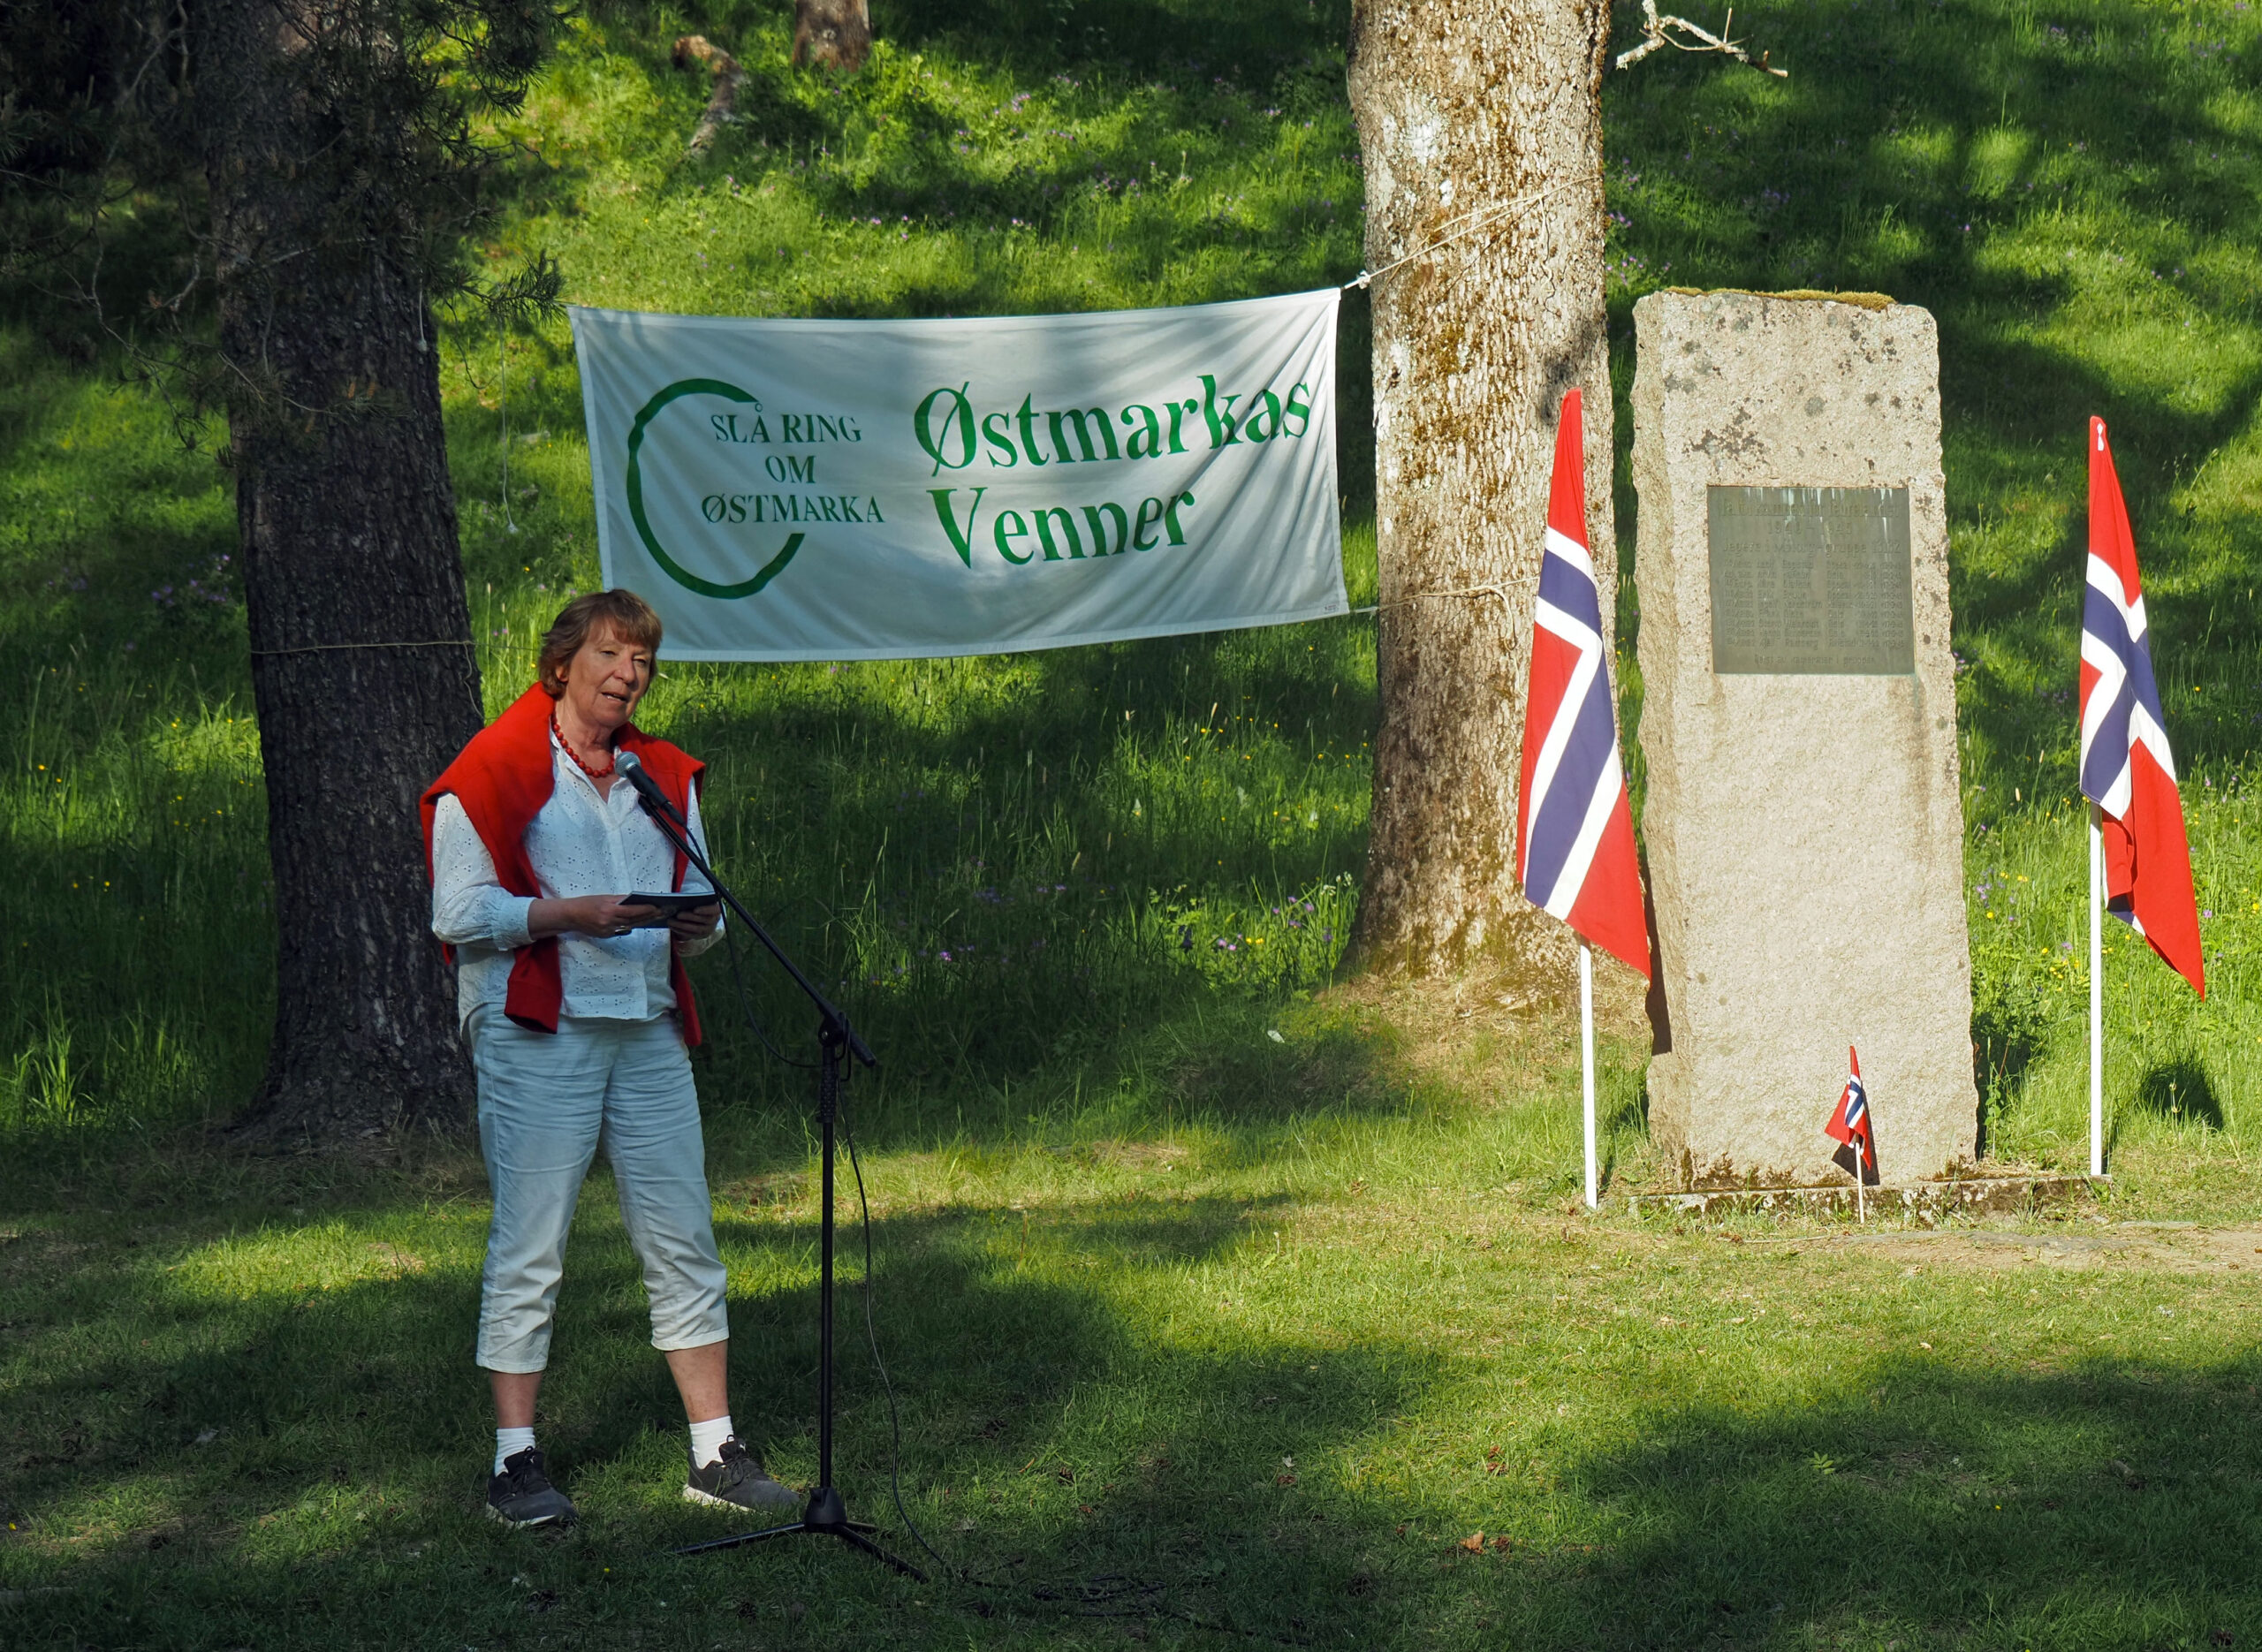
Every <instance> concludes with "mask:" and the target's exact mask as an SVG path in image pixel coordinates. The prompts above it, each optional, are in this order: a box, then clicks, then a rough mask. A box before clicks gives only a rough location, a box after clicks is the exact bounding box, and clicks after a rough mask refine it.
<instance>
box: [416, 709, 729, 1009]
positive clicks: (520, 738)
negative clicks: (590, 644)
mask: <svg viewBox="0 0 2262 1652" xmlns="http://www.w3.org/2000/svg"><path fill="white" fill-rule="evenodd" d="M557 703H558V702H557V701H554V700H552V699H551V698H550V696H549V694H548V693H545V692H543V687H542V685H540V684H539V683H537V684H535V686H533V687H531V688H529V689H528V690H527V691H526V693H523V694H520V696H519V697H518V699H517V700H515V701H512V703H511V706H510V709H508V710H506V711H505V712H504V713H503V715H502V716H499V717H497V718H496V719H495V721H494V722H492V723H490V724H488V725H487V726H486V727H485V728H483V729H482V730H481V731H479V732H478V733H477V734H474V736H472V739H471V743H470V744H469V745H467V746H465V747H464V748H463V750H462V751H461V752H459V753H458V754H457V755H456V760H455V762H452V763H450V764H449V765H448V767H447V771H446V772H445V773H444V774H443V775H441V777H439V778H438V779H437V780H435V781H434V782H433V783H432V784H431V786H430V788H429V790H428V791H426V792H425V793H424V800H423V816H424V871H425V874H426V875H427V876H429V875H430V874H431V870H432V822H433V819H434V817H435V816H436V815H437V814H438V813H439V807H440V799H442V798H444V797H445V796H447V795H448V794H449V793H451V792H452V793H454V794H455V798H456V800H457V801H458V802H459V803H461V804H462V805H463V812H464V814H465V815H466V816H467V817H468V818H469V820H470V822H471V824H472V829H473V830H475V831H476V832H478V834H479V840H480V841H481V842H482V843H483V844H485V845H487V853H488V854H489V855H490V857H492V859H493V860H494V862H495V874H496V876H497V879H498V881H500V883H502V885H503V887H504V888H505V889H506V890H509V891H510V892H511V893H512V894H513V895H520V896H527V897H535V896H539V895H540V894H541V893H542V888H541V885H540V883H539V882H538V881H537V880H536V879H535V874H534V863H533V862H532V861H531V860H528V858H527V845H526V836H527V828H528V827H529V826H531V825H533V824H534V817H535V815H538V814H540V813H541V812H542V806H543V804H545V803H547V802H549V801H550V792H551V791H552V790H553V788H554V786H555V784H556V781H557V771H556V769H555V767H554V759H553V758H552V756H551V753H550V717H551V715H552V714H553V712H554V710H555V709H556V706H557ZM614 746H615V748H616V749H618V750H620V751H626V752H634V753H635V754H636V761H637V762H641V764H643V765H644V769H645V771H646V772H647V773H649V775H650V776H651V777H652V778H653V779H655V780H657V781H658V782H659V783H660V789H661V790H662V791H663V792H665V793H666V794H667V798H668V801H670V802H671V803H672V804H674V805H675V807H676V810H677V812H678V813H679V814H684V815H688V814H689V812H690V808H691V788H692V786H693V784H695V783H696V782H697V780H698V778H699V777H700V776H701V775H702V773H704V772H705V770H706V767H707V765H706V764H704V763H702V762H699V761H698V760H697V759H696V758H695V757H693V756H691V755H690V754H688V753H687V752H685V751H684V750H682V749H681V748H680V747H679V746H672V745H670V744H669V743H668V742H667V741H665V740H662V739H654V738H653V737H652V736H650V735H649V734H646V733H644V732H643V731H641V730H640V729H638V728H637V727H636V726H635V725H634V724H629V725H628V726H627V727H626V728H624V729H623V730H621V731H620V733H619V737H618V738H617V739H616V740H615V741H614ZM686 864H687V862H686V860H685V858H684V855H683V853H682V852H681V851H680V850H679V851H677V853H676V857H675V883H674V885H673V887H675V888H677V889H681V888H682V887H683V873H684V868H685V866H686ZM630 892H631V891H629V890H622V891H621V893H623V894H627V893H630ZM668 985H669V986H670V987H671V988H672V989H674V992H675V1002H676V1007H677V1009H678V1010H679V1011H680V1012H682V1016H683V1040H684V1042H686V1043H687V1044H695V1043H697V1042H699V1012H698V1010H697V1009H696V1008H695V1007H694V1005H693V1004H692V1001H691V981H690V980H689V979H688V978H687V976H686V975H685V974H684V969H683V959H681V958H680V957H671V959H669V963H668ZM565 1001H566V985H565V979H564V977H563V975H562V974H560V972H559V969H558V937H557V936H554V935H545V936H542V937H541V938H540V939H538V940H535V941H534V942H532V943H529V944H528V945H526V946H522V947H520V949H519V952H518V959H517V961H516V962H514V963H513V964H512V966H511V985H510V989H509V992H508V994H507V996H506V997H505V998H504V1000H503V1012H504V1013H505V1015H507V1016H509V1017H510V1018H511V1019H512V1020H514V1021H516V1022H517V1023H518V1024H519V1025H520V1026H521V1027H527V1028H529V1029H531V1030H533V1031H536V1032H543V1033H554V1032H556V1031H557V1030H558V1012H559V1009H560V1007H561V1006H562V1005H563V1004H564V1003H565Z"/></svg>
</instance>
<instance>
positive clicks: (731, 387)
mask: <svg viewBox="0 0 2262 1652" xmlns="http://www.w3.org/2000/svg"><path fill="white" fill-rule="evenodd" d="M679 396H720V397H722V398H724V399H725V401H734V402H750V401H752V400H753V399H754V398H753V397H751V396H749V395H748V394H747V393H746V392H745V391H744V390H740V388H739V387H738V386H737V385H735V384H725V383H723V381H722V380H720V379H678V380H677V381H676V382H675V383H672V384H671V385H669V386H668V387H667V388H666V389H665V390H662V391H661V392H660V393H659V394H658V395H657V396H655V397H653V398H652V399H651V400H649V401H648V402H646V403H645V404H644V410H643V411H642V412H641V413H638V414H637V415H636V422H635V423H634V424H633V425H631V426H629V428H628V519H629V520H630V521H632V522H634V523H635V524H636V537H637V538H638V539H641V540H642V541H643V542H644V549H646V550H648V551H649V552H651V553H652V560H653V561H654V562H657V563H658V564H659V565H660V572H663V573H664V574H666V575H667V576H668V578H669V579H671V580H674V581H675V582H676V583H677V584H678V585H679V586H681V587H684V589H686V590H687V591H696V592H698V593H699V595H702V596H715V597H720V598H722V599H723V600H724V601H725V602H727V601H729V600H731V599H732V598H733V597H740V596H752V595H754V594H755V592H757V591H759V590H760V589H762V587H763V586H765V585H767V584H769V583H770V580H774V579H776V578H777V577H778V575H779V574H781V573H783V572H786V564H787V563H789V562H791V561H793V553H794V552H795V551H797V550H799V549H801V535H800V534H793V535H791V536H790V537H788V538H787V539H786V546H785V549H782V550H780V551H779V552H778V554H777V555H776V556H775V557H771V558H770V560H769V561H768V562H766V563H764V564H763V566H762V571H761V572H758V573H756V574H755V576H754V578H752V579H751V580H740V581H739V583H738V584H736V585H717V583H716V582H715V581H714V580H702V579H701V578H700V577H699V576H698V575H697V574H695V573H693V572H690V571H689V570H687V569H685V568H681V567H679V566H678V565H676V561H675V558H674V557H671V556H669V555H668V553H667V552H666V551H664V550H663V549H660V542H659V540H658V538H657V536H656V535H655V534H653V532H652V524H651V523H650V521H649V520H648V519H646V517H645V515H644V473H643V468H642V466H641V462H640V460H639V458H638V455H639V453H640V451H641V450H642V448H643V445H644V427H645V426H647V425H649V424H650V423H651V422H652V419H653V416H654V415H655V414H657V413H658V412H659V411H660V409H661V408H663V407H664V406H666V405H668V404H669V403H670V402H672V401H673V400H674V399H675V398H677V397H679Z"/></svg>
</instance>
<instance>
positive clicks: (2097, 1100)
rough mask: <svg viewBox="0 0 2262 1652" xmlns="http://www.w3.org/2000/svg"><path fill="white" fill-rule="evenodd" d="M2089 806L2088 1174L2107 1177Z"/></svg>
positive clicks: (2098, 875) (2099, 892)
mask: <svg viewBox="0 0 2262 1652" xmlns="http://www.w3.org/2000/svg"><path fill="white" fill-rule="evenodd" d="M2102 820H2103V811H2102V810H2100V809H2099V807H2098V806H2097V805H2096V804H2094V803H2092V804H2091V805H2090V806H2089V1173H2090V1174H2091V1175H2092V1176H2102V1175H2104V1174H2105V828H2104V826H2103V824H2102Z"/></svg>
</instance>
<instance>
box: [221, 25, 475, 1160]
mask: <svg viewBox="0 0 2262 1652" xmlns="http://www.w3.org/2000/svg"><path fill="white" fill-rule="evenodd" d="M201 13H202V27H203V30H204V37H203V42H202V46H203V49H202V51H201V54H200V59H201V60H200V72H199V76H198V84H197V87H196V94H195V95H196V99H197V103H198V111H197V129H198V132H199V134H200V137H201V143H202V149H203V154H202V160H203V163H204V168H205V172H206V177H207V179H208V182H209V188H210V192H211V195H210V198H211V208H210V209H211V246H212V251H213V254H214V256H215V257H216V260H217V262H218V276H219V280H220V284H221V291H220V345H221V352H222V355H223V357H224V361H225V364H226V366H227V368H228V369H229V370H230V371H231V372H232V374H233V375H235V378H236V382H237V385H238V388H237V390H236V392H235V393H234V394H233V395H232V398H231V399H230V404H229V430H230V442H231V449H232V457H233V463H234V468H235V472H236V478H237V520H238V528H239V534H240V536H241V545H242V554H241V558H240V561H241V566H242V571H243V578H244V590H245V597H246V602H247V608H248V610H249V618H250V629H251V648H252V686H253V693H254V703H255V705H256V707H257V709H258V714H259V728H260V748H261V754H262V758H263V759H264V762H265V765H266V773H267V797H268V845H269V855H270V857H271V859H272V862H273V867H274V876H275V915H276V921H277V927H278V929H279V936H278V956H277V966H278V967H277V989H276V1018H275V1035H274V1042H273V1044H272V1046H271V1048H270V1050H269V1057H268V1067H267V1075H266V1080H265V1081H264V1083H263V1084H262V1087H261V1090H260V1093H259V1095H258V1098H257V1100H256V1103H254V1109H253V1119H252V1127H253V1128H254V1131H255V1132H256V1133H258V1134H261V1135H262V1136H266V1137H269V1138H276V1139H283V1140H294V1139H299V1138H315V1139H323V1140H330V1141H336V1140H341V1139H353V1138H360V1137H366V1136H371V1135H377V1134H381V1133H384V1132H386V1131H388V1130H390V1129H392V1128H396V1127H398V1126H399V1125H404V1124H409V1123H414V1122H421V1121H431V1122H436V1123H439V1124H444V1125H452V1124H455V1123H457V1122H459V1121H460V1120H462V1119H463V1118H466V1117H467V1112H468V1108H469V1103H470V1098H471V1095H472V1079H471V1072H470V1067H469V1064H468V1061H467V1057H466V1056H465V1054H464V1050H463V1047H462V1044H461V1042H460V1041H459V1038H458V1036H457V1034H456V1028H455V995H454V992H453V990H452V981H451V979H450V977H449V974H448V972H447V970H446V968H445V966H444V964H443V962H442V960H441V958H440V955H439V951H438V949H437V947H436V945H435V944H434V943H433V940H432V936H431V934H430V928H429V920H430V910H431V898H430V893H429V884H428V882H427V879H426V874H425V868H424V855H423V848H422V842H421V831H420V829H419V825H418V819H417V799H418V797H419V795H420V794H421V792H422V791H423V789H424V788H425V786H426V785H428V784H430V782H431V780H432V777H434V776H435V775H436V774H438V773H439V771H440V770H441V769H443V768H444V766H445V765H446V764H447V762H448V761H449V760H450V759H451V758H452V757H453V756H454V755H455V754H456V752H457V751H458V750H459V748H460V747H461V746H462V745H463V743H464V742H465V741H466V740H467V739H469V738H470V737H471V735H472V734H473V733H474V732H475V731H477V730H478V728H479V726H480V723H481V704H480V693H479V672H478V663H477V657H476V655H474V651H473V648H472V646H471V641H470V636H471V625H470V615H469V611H468V609H467V604H466V602H465V596H464V582H463V565H462V561H461V558H460V554H459V544H458V541H457V534H456V514H455V496H454V492H453V489H452V485H451V483H450V481H449V476H448V467H447V452H446V447H445V443H444V433H443V429H442V426H441V420H440V389H439V372H438V352H437V349H436V347H435V340H436V334H435V332H434V330H433V326H432V320H431V316H430V314H429V310H428V307H427V305H426V303H425V299H424V295H423V293H422V292H421V291H419V290H418V289H417V287H416V285H415V281H414V277H413V276H412V275H407V274H405V273H403V272H405V271H407V270H411V269H414V263H413V261H412V260H411V259H410V258H409V257H408V256H406V249H404V248H403V247H402V246H401V245H400V239H401V238H402V237H403V236H404V235H406V234H407V233H410V232H412V231H409V230H407V229H406V228H404V227H403V222H402V220H401V219H399V218H396V219H393V220H391V221H385V220H382V219H380V220H377V221H372V222H361V223H355V224H350V225H348V226H346V228H345V231H344V232H341V229H340V224H339V216H340V215H341V214H342V213H345V212H347V211H349V210H350V201H351V198H350V197H349V198H347V199H346V200H345V201H341V197H340V193H339V192H338V189H337V187H336V185H337V181H338V172H339V170H340V169H341V168H346V169H350V168H351V167H353V166H356V165H364V166H368V167H373V168H382V167H383V166H385V165H386V164H387V163H388V157H389V155H391V153H392V152H393V149H392V147H391V146H393V144H394V143H395V141H396V140H397V133H389V132H388V131H386V130H385V127H384V124H383V120H382V119H381V118H377V117H376V112H375V111H373V117H372V118H371V119H370V120H369V121H368V122H367V123H366V124H365V123H361V122H358V121H345V120H340V119H339V118H338V110H339V105H338V102H337V101H336V100H334V99H325V98H321V97H316V96H314V95H311V93H310V91H309V87H308V85H307V74H306V73H304V72H302V69H303V64H302V63H301V61H300V59H302V58H303V57H304V56H305V54H306V53H307V50H308V46H307V42H308V40H309V39H310V38H312V37H313V36H315V34H318V33H319V31H320V30H321V29H323V28H330V29H336V28H339V27H358V26H362V25H365V24H366V22H367V19H368V18H369V16H370V15H371V14H370V11H368V9H366V8H359V7H357V8H355V9H354V10H353V11H350V12H348V11H345V10H344V9H343V8H340V9H338V11H335V12H331V11H325V9H324V7H323V0H211V3H210V4H207V5H205V6H203V7H202V8H201ZM357 145H358V146H360V148H361V152H360V153H359V154H355V153H353V152H352V151H353V148H354V146H357Z"/></svg>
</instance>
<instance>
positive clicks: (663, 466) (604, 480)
mask: <svg viewBox="0 0 2262 1652" xmlns="http://www.w3.org/2000/svg"><path fill="white" fill-rule="evenodd" d="M1338 296H1339V295H1338V294H1337V293H1336V292H1335V291H1334V290H1333V289H1332V288H1331V289H1329V290H1327V291H1325V292H1303V293H1295V294H1292V295H1290V296H1288V297H1286V298H1278V299H1248V300H1245V301H1242V302H1240V303H1233V304H1208V305H1201V306H1196V307H1187V308H1182V309H1167V310H1126V311H1115V312H1111V313H1104V314H1086V315H1045V316H998V317H986V318H975V319H968V320H952V321H839V322H834V321H749V320H740V319H733V318H725V317H709V316H692V315H649V314H638V313H635V312H633V311H623V310H590V309H581V308H576V309H574V310H573V343H574V348H575V350H576V352H578V354H579V356H580V359H581V393H582V399H583V403H584V405H585V407H586V410H587V413H588V428H589V468H590V470H591V472H592V474H593V478H594V481H595V482H596V506H597V548H598V554H599V557H600V558H601V560H602V563H603V572H604V579H605V582H606V583H607V584H608V585H619V586H626V587H627V588H629V589H630V590H632V591H634V592H636V593H637V594H638V595H641V596H642V597H643V598H645V600H646V601H648V602H650V603H651V604H652V605H653V607H655V608H656V609H657V610H659V612H660V616H661V618H663V620H664V621H665V623H666V626H667V639H666V642H665V643H664V647H663V649H662V652H663V653H664V654H665V655H668V656H670V657H672V658H674V659H681V660H854V659H897V658H913V657H921V656H930V655H953V654H992V653H1002V652H1006V651H1009V650H1014V649H1022V648H1063V647H1066V646H1067V645H1069V644H1071V643H1079V642H1104V641H1111V640H1117V639H1120V638H1127V637H1155V636H1167V635H1170V634H1173V633H1180V632H1190V631H1218V630H1223V629H1226V628H1229V627H1233V626H1241V625H1283V624H1286V623H1287V622H1289V621H1292V620H1299V619H1317V618H1323V617H1325V616H1327V615H1331V614H1340V613H1343V612H1345V611H1346V610H1347V602H1346V600H1345V597H1344V594H1343V564H1342V551H1341V539H1342V526H1341V522H1340V515H1339V511H1338V502H1337V496H1336V482H1335V314H1336V302H1337V299H1338Z"/></svg>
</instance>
